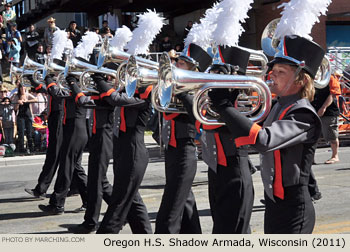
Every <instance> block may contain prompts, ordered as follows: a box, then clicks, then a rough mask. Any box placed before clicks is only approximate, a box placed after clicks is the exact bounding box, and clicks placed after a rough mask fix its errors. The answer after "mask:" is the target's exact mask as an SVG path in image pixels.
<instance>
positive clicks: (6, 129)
mask: <svg viewBox="0 0 350 252" xmlns="http://www.w3.org/2000/svg"><path fill="white" fill-rule="evenodd" d="M1 92H7V91H6V90H5V91H1ZM0 125H1V128H2V130H3V134H4V136H3V138H4V141H3V143H5V144H13V143H14V142H13V133H14V126H15V112H14V107H13V105H12V104H11V100H10V98H9V97H4V98H3V99H2V100H1V103H0Z"/></svg>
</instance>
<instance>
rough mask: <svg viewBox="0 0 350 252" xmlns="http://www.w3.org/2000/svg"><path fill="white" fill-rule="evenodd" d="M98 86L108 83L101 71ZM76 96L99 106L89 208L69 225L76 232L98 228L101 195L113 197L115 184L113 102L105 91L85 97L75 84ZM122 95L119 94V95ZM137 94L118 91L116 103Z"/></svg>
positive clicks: (90, 167)
mask: <svg viewBox="0 0 350 252" xmlns="http://www.w3.org/2000/svg"><path fill="white" fill-rule="evenodd" d="M93 78H94V79H95V80H96V85H97V87H99V86H106V85H108V84H107V83H106V81H105V80H104V78H102V77H100V76H99V75H98V74H96V75H94V76H93ZM72 91H73V96H74V97H75V98H76V97H78V98H77V99H78V102H79V103H80V102H83V101H81V99H92V100H93V101H94V102H95V104H96V107H95V108H94V110H93V118H92V119H93V128H92V138H91V140H90V141H91V142H90V143H91V145H90V153H89V163H88V182H87V193H88V200H87V208H86V212H85V215H84V222H83V223H82V224H81V225H77V226H74V227H72V228H70V229H69V231H71V232H73V233H90V232H93V231H95V230H96V229H97V225H98V220H99V216H100V211H101V204H102V199H104V200H105V202H106V203H107V204H109V203H110V201H111V196H112V191H113V187H112V185H111V184H110V183H109V181H108V179H107V176H106V173H107V169H108V165H109V160H110V159H111V158H112V155H113V148H112V147H113V130H112V128H113V116H114V113H113V112H114V106H112V105H111V104H109V103H108V102H107V101H106V100H105V99H103V94H101V95H92V96H90V97H86V96H84V95H83V93H82V92H81V90H80V88H79V87H78V86H77V85H76V84H74V85H73V88H72ZM118 96H119V97H118ZM136 101H137V99H136V98H127V97H126V95H125V94H117V97H116V98H115V102H116V105H119V106H122V105H125V104H127V103H131V102H136Z"/></svg>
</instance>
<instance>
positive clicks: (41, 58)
mask: <svg viewBox="0 0 350 252" xmlns="http://www.w3.org/2000/svg"><path fill="white" fill-rule="evenodd" d="M45 56H46V55H45V54H44V46H43V44H38V47H37V49H36V53H35V54H34V61H35V62H38V63H40V64H45Z"/></svg>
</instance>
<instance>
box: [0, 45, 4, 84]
mask: <svg viewBox="0 0 350 252" xmlns="http://www.w3.org/2000/svg"><path fill="white" fill-rule="evenodd" d="M1 61H2V43H1V44H0V87H1V85H2V82H3V81H4V80H3V79H2V62H1Z"/></svg>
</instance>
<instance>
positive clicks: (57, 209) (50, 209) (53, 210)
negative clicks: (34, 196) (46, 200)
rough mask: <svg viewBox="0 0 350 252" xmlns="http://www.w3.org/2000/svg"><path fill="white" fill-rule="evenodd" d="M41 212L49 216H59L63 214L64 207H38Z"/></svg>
mask: <svg viewBox="0 0 350 252" xmlns="http://www.w3.org/2000/svg"><path fill="white" fill-rule="evenodd" d="M38 207H39V209H40V210H41V211H43V212H44V213H47V214H50V215H61V214H63V213H64V207H58V206H53V205H39V206H38Z"/></svg>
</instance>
